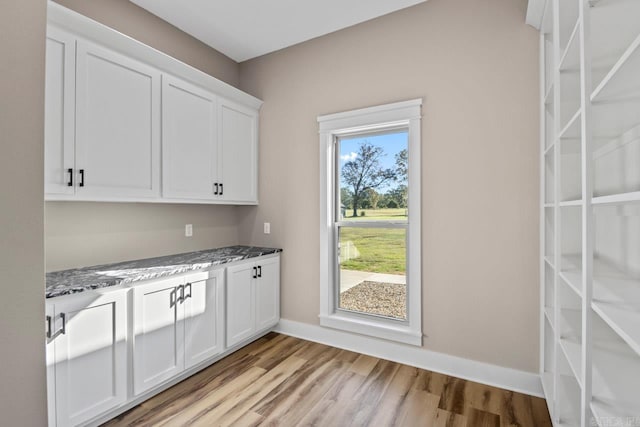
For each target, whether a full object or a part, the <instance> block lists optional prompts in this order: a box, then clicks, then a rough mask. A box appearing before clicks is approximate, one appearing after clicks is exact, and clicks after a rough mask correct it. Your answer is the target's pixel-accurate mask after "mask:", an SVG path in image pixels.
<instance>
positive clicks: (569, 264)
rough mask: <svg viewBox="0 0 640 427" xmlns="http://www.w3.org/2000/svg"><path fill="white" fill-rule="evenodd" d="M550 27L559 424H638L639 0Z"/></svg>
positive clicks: (546, 206)
mask: <svg viewBox="0 0 640 427" xmlns="http://www.w3.org/2000/svg"><path fill="white" fill-rule="evenodd" d="M527 20H528V22H529V23H530V24H532V25H534V26H536V28H538V29H539V30H540V49H541V50H540V73H541V82H540V117H541V126H540V135H541V143H540V165H541V166H540V171H541V186H540V187H541V195H540V215H541V220H540V227H541V230H540V238H541V245H540V276H541V297H540V307H541V310H540V331H541V337H540V345H541V351H540V375H541V381H542V385H543V389H544V393H545V396H546V399H547V404H548V407H549V411H550V413H551V419H552V421H553V424H554V425H555V426H580V427H590V426H594V425H598V426H600V427H605V426H613V425H620V426H626V425H640V389H639V388H638V387H639V384H640V0H530V1H529V11H528V15H527Z"/></svg>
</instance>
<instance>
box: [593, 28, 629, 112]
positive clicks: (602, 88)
mask: <svg viewBox="0 0 640 427" xmlns="http://www.w3.org/2000/svg"><path fill="white" fill-rule="evenodd" d="M638 47H640V35H639V36H638V37H636V39H635V40H634V41H633V42H632V43H631V45H630V46H629V47H628V48H627V50H626V51H625V52H624V53H623V54H622V55H621V56H620V58H619V59H618V61H617V62H616V63H615V64H614V65H613V67H612V68H611V70H609V72H608V73H607V74H606V76H605V77H604V78H603V79H602V81H601V82H600V84H598V86H597V87H596V88H595V89H594V91H593V92H592V93H591V100H592V101H595V100H597V99H598V98H599V97H601V96H606V91H607V86H609V85H610V84H611V82H612V81H615V79H616V76H618V75H619V73H620V72H621V70H622V71H624V67H625V66H626V65H628V64H629V63H630V61H631V60H632V59H633V56H634V55H635V54H636V53H637V50H638ZM603 93H604V94H605V95H603Z"/></svg>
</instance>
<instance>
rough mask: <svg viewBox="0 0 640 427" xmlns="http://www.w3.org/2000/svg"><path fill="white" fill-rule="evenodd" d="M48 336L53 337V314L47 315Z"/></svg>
mask: <svg viewBox="0 0 640 427" xmlns="http://www.w3.org/2000/svg"><path fill="white" fill-rule="evenodd" d="M47 338H49V339H51V316H47Z"/></svg>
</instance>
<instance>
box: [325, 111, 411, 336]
mask: <svg viewBox="0 0 640 427" xmlns="http://www.w3.org/2000/svg"><path fill="white" fill-rule="evenodd" d="M420 106H421V100H414V101H406V102H400V103H395V104H389V105H383V106H377V107H371V108H366V109H362V110H356V111H350V112H345V113H338V114H332V115H328V116H321V117H319V118H318V121H319V123H320V146H321V165H320V166H321V168H320V171H321V175H322V177H321V205H322V206H321V207H322V211H321V228H320V243H321V245H320V246H321V247H320V251H321V254H320V262H321V277H320V291H321V303H320V324H321V325H323V326H327V327H332V328H337V329H343V330H347V331H351V332H357V333H361V334H366V335H371V336H375V337H379V338H383V339H389V340H393V341H399V342H404V343H409V344H414V345H421V344H422V331H421V292H420V291H421V285H420V281H421V274H420Z"/></svg>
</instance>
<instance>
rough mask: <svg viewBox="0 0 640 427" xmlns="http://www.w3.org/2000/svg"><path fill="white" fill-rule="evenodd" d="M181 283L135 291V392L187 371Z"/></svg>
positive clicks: (163, 282) (164, 283)
mask: <svg viewBox="0 0 640 427" xmlns="http://www.w3.org/2000/svg"><path fill="white" fill-rule="evenodd" d="M182 283H183V280H182V279H169V280H161V281H157V282H153V283H150V284H147V285H137V286H135V287H134V289H133V328H134V340H133V388H134V393H135V394H136V395H137V394H140V393H142V392H144V391H146V390H148V389H150V388H152V387H154V386H156V385H158V384H160V383H162V382H164V381H166V380H168V379H169V378H171V377H173V376H174V375H177V374H179V373H180V372H181V371H182V370H183V369H184V348H183V343H184V325H183V323H182V319H181V314H180V313H181V310H179V309H178V304H179V302H178V290H179V289H178V287H179V286H180V285H181V284H182Z"/></svg>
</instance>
